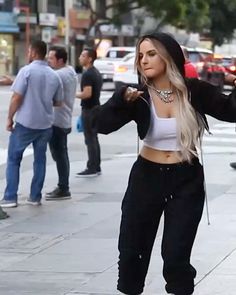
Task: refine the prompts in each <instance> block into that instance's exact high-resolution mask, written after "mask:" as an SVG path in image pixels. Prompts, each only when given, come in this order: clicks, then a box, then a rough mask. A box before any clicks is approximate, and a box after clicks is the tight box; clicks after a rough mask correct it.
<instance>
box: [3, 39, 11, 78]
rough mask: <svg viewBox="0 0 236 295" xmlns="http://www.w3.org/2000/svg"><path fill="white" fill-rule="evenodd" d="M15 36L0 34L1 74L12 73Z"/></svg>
mask: <svg viewBox="0 0 236 295" xmlns="http://www.w3.org/2000/svg"><path fill="white" fill-rule="evenodd" d="M12 67H13V36H12V35H8V34H0V75H6V74H12Z"/></svg>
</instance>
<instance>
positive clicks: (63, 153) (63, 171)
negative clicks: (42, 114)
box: [49, 126, 71, 192]
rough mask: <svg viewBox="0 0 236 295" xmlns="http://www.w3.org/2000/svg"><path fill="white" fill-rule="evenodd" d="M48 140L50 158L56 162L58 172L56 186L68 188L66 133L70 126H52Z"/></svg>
mask: <svg viewBox="0 0 236 295" xmlns="http://www.w3.org/2000/svg"><path fill="white" fill-rule="evenodd" d="M52 130H53V132H52V137H51V140H50V142H49V147H50V150H51V154H52V158H53V160H54V161H55V162H56V165H57V172H58V187H59V188H60V189H61V190H63V191H65V192H66V191H68V190H69V175H70V162H69V157H68V149H67V135H68V134H69V133H70V132H71V128H59V127H56V126H53V129H52Z"/></svg>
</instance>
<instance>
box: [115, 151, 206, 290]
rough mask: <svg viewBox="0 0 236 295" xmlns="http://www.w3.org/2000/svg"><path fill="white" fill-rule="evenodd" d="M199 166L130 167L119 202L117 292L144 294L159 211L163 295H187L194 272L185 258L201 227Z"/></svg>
mask: <svg viewBox="0 0 236 295" xmlns="http://www.w3.org/2000/svg"><path fill="white" fill-rule="evenodd" d="M203 180H204V175H203V169H202V166H201V164H200V163H199V161H198V159H197V158H195V159H194V160H193V161H192V163H191V164H189V163H187V162H183V163H177V164H157V163H154V162H151V161H148V160H146V159H144V158H142V157H141V156H139V157H138V159H137V161H136V162H135V163H134V165H133V168H132V170H131V173H130V178H129V183H128V188H127V191H126V193H125V196H124V199H123V202H122V218H121V225H120V236H119V252H120V255H119V263H118V265H119V279H118V286H117V289H118V290H119V291H121V292H123V293H125V294H128V295H136V294H141V293H142V292H143V288H144V283H145V277H146V274H147V271H148V266H149V262H150V256H151V252H152V248H153V244H154V240H155V237H156V233H157V229H158V226H159V222H160V218H161V215H162V213H163V212H164V230H163V237H162V258H163V261H164V266H163V276H164V278H165V280H166V291H167V293H174V294H176V295H189V294H192V293H193V290H194V278H195V276H196V270H195V269H194V268H193V266H192V265H191V264H190V255H191V250H192V246H193V242H194V239H195V236H196V232H197V227H198V224H199V222H200V219H201V216H202V211H203V206H204V199H205V191H204V185H203Z"/></svg>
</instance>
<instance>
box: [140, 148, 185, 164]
mask: <svg viewBox="0 0 236 295" xmlns="http://www.w3.org/2000/svg"><path fill="white" fill-rule="evenodd" d="M140 155H141V156H142V157H143V158H144V159H147V160H149V161H152V162H155V163H160V164H174V163H179V162H181V157H180V153H179V152H176V151H161V150H155V149H152V148H150V147H147V146H143V147H142V149H141V152H140Z"/></svg>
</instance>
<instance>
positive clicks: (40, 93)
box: [0, 41, 63, 208]
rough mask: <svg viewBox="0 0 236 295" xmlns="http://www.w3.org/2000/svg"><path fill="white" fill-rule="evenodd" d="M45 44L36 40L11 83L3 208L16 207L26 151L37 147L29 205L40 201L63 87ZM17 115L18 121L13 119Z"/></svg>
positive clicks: (37, 203) (1, 202)
mask: <svg viewBox="0 0 236 295" xmlns="http://www.w3.org/2000/svg"><path fill="white" fill-rule="evenodd" d="M46 52H47V46H46V43H45V42H43V41H35V42H33V43H32V44H31V46H30V48H29V52H28V59H29V62H30V64H28V65H26V66H24V67H23V68H22V69H21V70H20V71H19V73H18V75H17V76H16V79H15V81H14V83H13V85H12V90H13V95H12V98H11V102H10V106H9V111H8V118H7V127H6V128H7V130H8V131H10V132H11V135H10V138H9V145H8V159H7V169H6V182H7V186H6V189H5V192H4V197H3V199H2V200H1V201H0V206H1V207H3V208H9V207H16V206H17V201H18V200H17V199H18V198H17V191H18V185H19V168H20V164H21V160H22V156H23V153H24V150H25V149H26V148H27V146H29V145H30V144H32V146H33V150H34V163H33V165H34V167H33V173H34V175H33V179H32V182H31V188H30V195H29V197H28V200H27V202H28V204H31V205H40V204H41V197H42V194H41V191H42V187H43V183H44V178H45V171H46V150H47V143H48V141H49V139H50V138H51V134H52V123H53V106H60V105H61V101H62V99H63V87H62V83H61V80H60V78H59V77H58V75H57V74H56V72H55V71H53V70H52V69H51V68H50V67H49V66H48V64H47V62H46V61H45V56H46ZM14 116H15V124H14V121H13V118H14Z"/></svg>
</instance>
